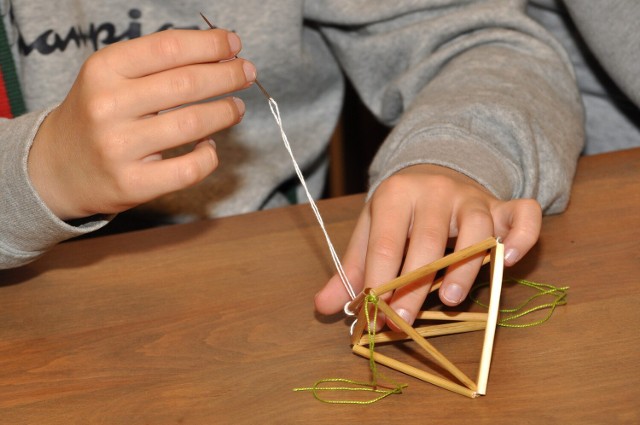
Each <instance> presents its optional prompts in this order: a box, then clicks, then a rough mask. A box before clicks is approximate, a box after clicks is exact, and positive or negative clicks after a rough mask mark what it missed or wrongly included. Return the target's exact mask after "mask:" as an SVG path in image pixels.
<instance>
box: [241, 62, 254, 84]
mask: <svg viewBox="0 0 640 425" xmlns="http://www.w3.org/2000/svg"><path fill="white" fill-rule="evenodd" d="M242 69H243V70H244V75H245V76H246V77H247V81H255V79H256V67H255V66H254V65H253V64H252V63H251V62H248V61H245V62H244V64H243V65H242Z"/></svg>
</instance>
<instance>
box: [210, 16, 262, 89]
mask: <svg viewBox="0 0 640 425" xmlns="http://www.w3.org/2000/svg"><path fill="white" fill-rule="evenodd" d="M200 16H202V19H204V21H205V22H206V23H207V25H209V28H211V29H215V28H216V26H214V25H213V24H212V23H211V22H210V21H209V20H208V19H207V17H206V16H204V15H203V14H202V12H200ZM236 57H237V56H236ZM254 82H255V83H256V85H257V86H258V88H259V89H260V91H261V92H262V94H263V95H264V97H266V98H267V100H269V99H271V96H270V95H269V93H268V92H267V90H266V89H265V88H264V87H263V86H262V84H260V82H259V81H258V79H257V78H256V79H255V80H254Z"/></svg>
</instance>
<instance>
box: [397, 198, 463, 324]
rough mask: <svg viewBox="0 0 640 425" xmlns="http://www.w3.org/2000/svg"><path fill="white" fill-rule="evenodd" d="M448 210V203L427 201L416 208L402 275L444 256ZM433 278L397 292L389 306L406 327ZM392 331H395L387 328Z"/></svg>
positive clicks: (419, 306)
mask: <svg viewBox="0 0 640 425" xmlns="http://www.w3.org/2000/svg"><path fill="white" fill-rule="evenodd" d="M450 221H451V207H450V204H449V203H446V202H438V201H437V200H435V201H434V200H433V199H430V202H429V204H428V205H426V203H424V202H421V203H419V204H417V205H416V208H415V211H414V217H413V225H412V226H411V235H410V239H409V247H408V250H407V255H406V257H405V261H404V265H403V267H402V272H401V274H406V273H408V272H410V271H413V270H415V269H417V268H419V267H421V266H424V265H425V264H429V263H431V262H433V261H435V260H437V259H438V258H441V257H442V256H443V255H444V251H445V248H446V245H447V240H448V237H449V223H450ZM433 278H434V275H433V274H432V275H429V276H425V277H423V278H422V279H420V280H418V281H416V282H413V283H412V284H410V285H407V286H405V287H403V288H400V289H398V290H396V291H395V292H394V294H393V298H392V300H391V302H390V305H391V307H392V308H393V309H394V310H395V311H396V312H397V313H398V315H400V317H402V318H403V319H404V320H405V321H406V322H407V323H409V324H413V321H414V320H415V317H416V315H417V313H418V311H419V310H420V308H421V307H422V304H423V303H424V300H425V298H426V297H427V294H428V293H429V288H430V287H431V283H432V282H433ZM389 325H390V326H391V327H392V328H395V327H394V326H392V325H391V324H389Z"/></svg>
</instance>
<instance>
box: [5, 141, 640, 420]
mask: <svg viewBox="0 0 640 425" xmlns="http://www.w3.org/2000/svg"><path fill="white" fill-rule="evenodd" d="M361 203H362V197H360V196H355V197H346V198H341V199H334V200H330V201H325V202H321V203H320V208H321V210H322V213H323V215H324V217H325V220H326V221H327V222H328V224H329V226H328V228H329V232H330V233H331V235H332V237H333V239H334V243H335V244H336V247H337V248H338V250H340V251H342V250H343V249H344V247H345V244H346V242H347V241H348V238H349V235H350V232H351V229H352V228H353V225H354V219H355V217H356V215H357V213H358V211H359V209H360V208H361ZM331 274H332V264H331V262H330V259H329V256H328V254H327V250H326V247H325V244H324V240H323V238H322V235H321V232H320V231H319V228H318V227H317V224H316V223H315V221H314V218H313V216H312V214H311V211H310V209H309V208H308V207H307V206H297V207H292V208H285V209H279V210H272V211H264V212H259V213H255V214H248V215H245V216H239V217H231V218H226V219H221V220H215V221H210V222H201V223H195V224H188V225H179V226H172V227H165V228H158V229H153V230H147V231H140V232H133V233H129V234H121V235H115V236H107V237H102V238H96V239H88V240H82V241H75V242H70V243H65V244H62V245H60V246H58V247H57V248H56V249H54V250H53V251H52V252H50V253H49V254H47V255H46V256H44V257H43V258H42V259H41V260H39V261H37V262H35V263H33V264H31V265H29V266H27V267H23V268H20V269H16V270H6V271H2V272H0V423H2V424H91V423H101V424H103V423H104V424H127V425H132V424H244V423H246V424H256V423H268V424H271V423H273V424H291V423H309V424H325V423H326V424H363V423H364V424H394V423H398V424H400V423H402V424H416V423H432V424H436V423H455V424H483V423H509V424H512V423H516V424H522V423H531V424H539V423H553V424H555V423H558V424H568V423H579V424H596V423H597V424H605V423H607V424H609V423H616V424H619V423H629V424H631V423H639V422H640V361H639V360H640V359H639V358H638V356H639V354H640V331H639V328H640V149H637V150H631V151H626V152H619V153H615V154H607V155H599V156H594V157H588V158H584V159H582V160H581V162H580V166H579V170H578V174H577V176H576V181H575V186H574V191H573V197H572V199H571V204H570V207H569V209H568V210H567V211H566V213H564V214H562V215H556V216H549V217H546V218H545V220H544V230H543V233H542V237H541V239H540V242H539V244H538V245H537V246H536V248H535V249H534V251H533V252H532V253H531V254H530V255H529V256H528V257H527V258H526V260H525V261H524V262H523V263H521V264H520V265H518V266H517V267H515V268H512V269H509V270H507V271H506V274H507V275H509V276H514V277H519V278H528V279H532V280H535V281H539V282H547V283H552V284H555V285H558V286H560V285H569V286H570V287H571V288H570V293H569V303H568V305H566V306H564V307H560V308H558V310H556V312H555V313H554V315H553V316H552V318H551V319H550V320H549V321H548V322H546V323H544V324H542V325H540V326H537V327H532V328H527V329H506V328H499V329H498V331H497V336H496V343H495V349H494V357H493V366H492V369H491V376H490V378H489V388H488V394H487V395H486V396H484V397H481V398H477V399H468V398H465V397H462V396H460V395H456V394H453V393H450V392H448V391H445V390H443V389H440V388H438V387H435V386H432V385H430V384H427V383H423V382H420V381H417V380H415V379H414V378H410V377H407V376H404V375H401V374H399V373H397V372H395V371H391V370H389V369H385V368H382V369H384V370H383V372H384V373H385V375H386V376H388V377H390V378H392V379H394V380H396V381H400V382H405V383H408V384H409V387H408V388H407V390H406V391H405V393H404V394H402V395H395V396H392V397H390V398H387V399H385V400H382V401H381V402H379V403H377V404H374V405H370V406H354V405H342V406H341V405H328V404H323V403H320V402H318V401H316V400H315V399H314V398H313V396H312V395H311V394H310V393H299V392H293V391H292V389H293V388H295V387H304V386H309V385H312V384H313V383H314V382H315V381H316V380H318V379H320V378H328V377H344V378H354V379H361V380H367V379H368V377H369V370H368V363H367V361H366V360H365V359H363V358H360V357H358V356H355V355H353V354H352V353H351V351H350V347H349V342H348V330H347V323H346V321H345V320H344V319H343V318H342V317H341V316H340V315H338V316H336V317H319V316H317V315H316V314H315V313H314V311H313V295H314V293H315V292H316V291H317V290H318V289H319V288H320V287H321V286H322V285H323V284H324V283H325V281H326V280H327V279H328V278H329V276H330V275H331ZM525 295H526V293H525V292H522V288H521V287H516V286H509V285H507V286H505V288H504V290H503V303H505V304H508V303H510V302H513V301H514V300H516V299H522V297H523V296H525ZM480 343H481V336H480V335H479V333H472V334H466V335H464V336H463V335H457V336H450V337H440V338H436V339H434V340H433V344H434V345H436V346H437V347H438V348H439V349H440V350H441V351H443V352H444V353H445V354H446V355H447V356H449V357H450V358H451V360H452V361H454V362H455V363H456V364H458V366H460V368H461V369H463V370H465V371H468V373H469V374H470V375H473V374H474V373H475V370H476V368H477V360H478V357H479V356H478V353H479V351H476V350H479V344H480ZM390 348H393V347H390ZM404 351H405V354H406V351H407V350H406V349H405V350H404ZM427 366H429V365H427Z"/></svg>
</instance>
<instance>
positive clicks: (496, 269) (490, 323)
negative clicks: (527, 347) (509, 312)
mask: <svg viewBox="0 0 640 425" xmlns="http://www.w3.org/2000/svg"><path fill="white" fill-rule="evenodd" d="M491 260H492V261H491V295H490V298H489V313H488V314H489V317H488V318H487V328H486V329H485V334H484V344H483V346H482V355H481V356H480V368H479V370H478V394H480V395H484V394H486V392H487V383H488V380H489V368H490V367H491V355H492V353H493V340H494V337H495V334H496V325H497V322H498V310H499V306H500V292H501V290H502V272H503V270H504V245H503V244H501V243H498V244H496V246H495V247H494V248H493V249H492V250H491Z"/></svg>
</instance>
